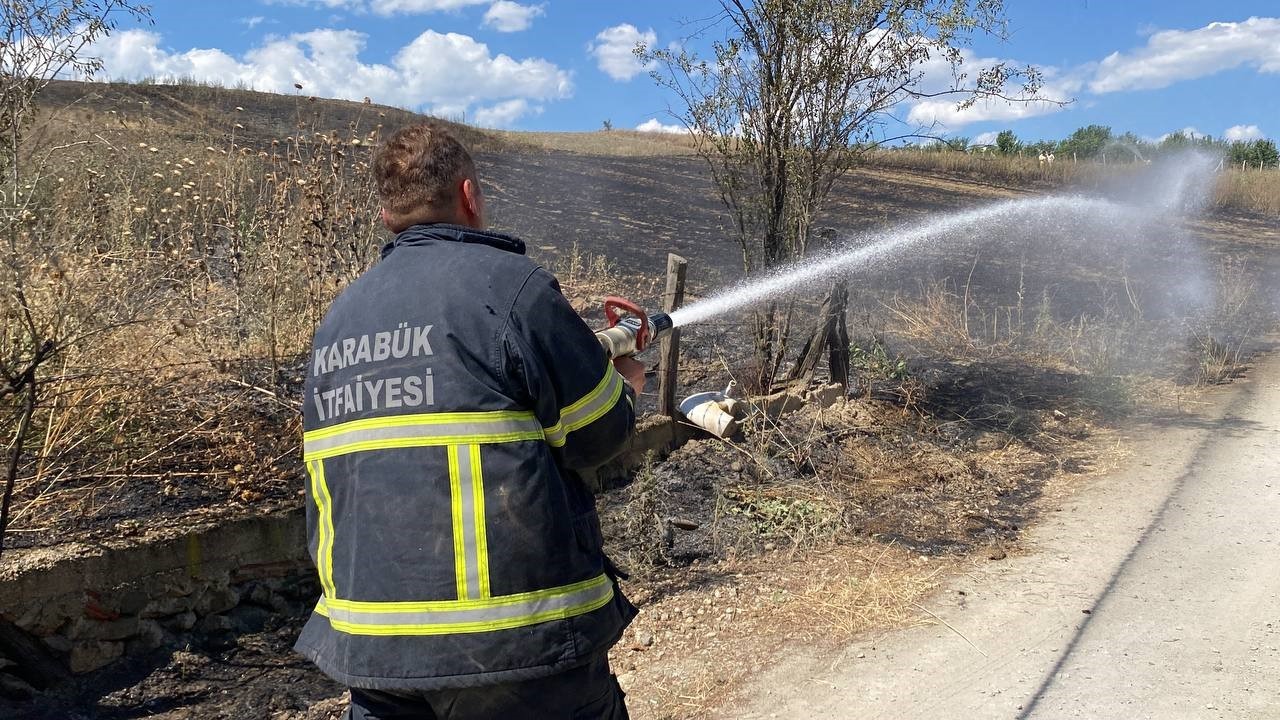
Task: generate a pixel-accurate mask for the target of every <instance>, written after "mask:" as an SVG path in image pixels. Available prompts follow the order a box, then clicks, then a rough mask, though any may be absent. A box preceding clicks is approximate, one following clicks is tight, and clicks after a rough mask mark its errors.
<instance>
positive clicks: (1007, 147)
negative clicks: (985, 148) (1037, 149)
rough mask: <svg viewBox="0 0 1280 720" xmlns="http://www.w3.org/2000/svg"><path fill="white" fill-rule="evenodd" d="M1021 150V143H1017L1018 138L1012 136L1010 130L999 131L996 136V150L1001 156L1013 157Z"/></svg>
mask: <svg viewBox="0 0 1280 720" xmlns="http://www.w3.org/2000/svg"><path fill="white" fill-rule="evenodd" d="M1021 148H1022V143H1020V142H1018V136H1017V135H1014V134H1013V131H1012V130H1001V131H1000V134H999V135H996V149H997V150H999V151H1000V154H1001V155H1014V154H1016V153H1017V152H1018V150H1020V149H1021Z"/></svg>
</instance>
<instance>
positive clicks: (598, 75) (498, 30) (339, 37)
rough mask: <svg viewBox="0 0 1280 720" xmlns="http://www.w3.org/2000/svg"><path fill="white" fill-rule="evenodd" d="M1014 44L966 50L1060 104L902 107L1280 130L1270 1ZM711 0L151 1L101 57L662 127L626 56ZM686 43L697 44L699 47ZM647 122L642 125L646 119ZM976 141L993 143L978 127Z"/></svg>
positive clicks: (1135, 16)
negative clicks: (1034, 72)
mask: <svg viewBox="0 0 1280 720" xmlns="http://www.w3.org/2000/svg"><path fill="white" fill-rule="evenodd" d="M1006 8H1007V14H1008V17H1009V19H1010V31H1011V32H1010V35H1011V37H1010V38H1009V39H1008V41H1007V42H1000V41H997V40H994V39H990V38H978V39H977V40H976V42H975V43H974V46H973V49H972V55H971V57H970V62H971V63H973V64H975V65H980V64H982V63H983V62H989V61H991V60H992V59H1004V60H1010V61H1015V62H1017V63H1031V64H1034V65H1037V66H1040V67H1042V68H1043V69H1045V70H1046V71H1047V72H1048V76H1049V82H1048V84H1047V85H1046V92H1047V93H1048V94H1052V95H1054V96H1056V97H1060V98H1063V99H1068V98H1069V99H1073V100H1074V102H1073V103H1071V104H1070V105H1068V106H1066V107H1065V108H1061V109H1057V108H1052V107H1045V106H1026V105H1022V106H1009V105H1006V104H1004V103H990V104H980V105H978V106H976V107H974V108H972V109H970V110H968V111H965V112H962V113H957V112H955V110H954V107H953V103H949V102H944V103H936V104H923V105H920V106H908V107H904V108H903V110H902V117H903V118H904V119H906V120H908V121H909V123H911V124H912V125H913V126H923V125H926V124H928V125H932V124H933V123H934V122H937V123H939V124H940V125H941V126H942V127H943V128H945V130H946V131H947V132H948V133H950V134H953V135H965V136H969V137H975V138H981V137H983V136H984V135H985V136H986V138H990V137H991V136H992V135H993V134H994V133H995V132H996V131H998V130H1001V129H1006V128H1008V129H1012V130H1014V132H1016V133H1017V134H1018V136H1019V137H1021V138H1024V139H1028V140H1033V139H1039V138H1046V139H1048V138H1059V137H1063V136H1065V135H1067V134H1069V133H1070V132H1071V130H1073V129H1075V128H1076V127H1080V126H1082V125H1088V124H1092V123H1099V124H1104V125H1110V126H1112V128H1113V129H1114V130H1115V131H1116V132H1123V131H1126V130H1132V131H1133V132H1136V133H1138V134H1139V135H1142V136H1145V137H1148V138H1158V137H1160V136H1161V135H1163V134H1165V133H1168V132H1170V131H1174V130H1181V129H1184V128H1194V129H1195V131H1197V132H1199V133H1204V134H1209V135H1213V136H1215V137H1222V136H1224V135H1226V136H1230V137H1238V138H1242V139H1250V138H1254V137H1272V138H1275V137H1277V136H1280V2H1277V0H1232V1H1231V2H1215V3H1209V2H1203V1H1202V0H1195V1H1193V0H1124V1H1121V0H1054V1H1052V2H1049V1H1045V0H1006ZM718 9H719V3H718V2H716V0H683V1H681V2H676V1H674V0H650V1H647V2H598V1H591V0H545V1H542V2H533V1H531V0H520V1H519V2H516V1H514V0H270V1H267V0H225V1H223V2H189V1H187V0H181V1H179V0H155V1H154V2H153V7H152V15H153V19H154V21H155V23H154V25H152V26H145V27H140V28H134V27H130V26H122V27H121V28H119V29H118V30H117V32H116V33H115V34H114V35H113V36H112V37H111V38H109V39H107V40H104V41H102V42H101V43H99V45H98V46H97V47H96V48H95V52H96V53H97V54H99V55H101V56H102V57H103V59H104V62H105V66H106V69H105V71H104V73H103V77H106V78H110V79H121V78H124V79H137V78H140V77H147V76H151V77H165V76H179V75H185V76H194V77H197V78H200V79H205V80H217V81H220V82H223V83H225V84H227V85H235V84H237V83H241V84H244V85H248V86H252V87H255V88H257V89H262V90H272V91H277V92H293V83H294V82H301V83H303V84H304V85H305V86H306V88H305V90H304V92H305V93H311V94H317V95H322V96H328V97H345V98H349V99H355V100H359V99H361V98H362V97H370V98H371V99H372V100H374V101H375V102H381V103H386V104H391V105H398V106H402V107H410V108H413V109H417V110H423V111H427V112H434V113H436V114H441V115H446V116H451V117H455V118H457V117H465V118H466V119H467V121H469V122H474V123H478V124H482V125H488V126H494V127H509V128H514V129H522V130H594V129H598V128H599V127H600V126H601V123H602V122H603V121H604V120H606V119H608V120H610V121H611V122H612V123H613V125H614V126H615V127H618V128H635V127H639V126H645V127H648V128H654V129H658V128H660V127H661V126H667V129H670V126H671V125H673V124H674V123H675V120H674V119H673V118H672V117H671V116H670V115H669V114H668V113H667V112H666V110H667V107H668V103H669V101H670V98H669V96H668V95H667V93H666V92H665V91H664V90H662V89H661V88H659V87H657V86H655V84H654V83H653V81H652V80H651V79H650V78H649V77H648V76H647V74H646V73H645V72H644V70H643V68H641V67H640V66H639V65H638V64H637V63H636V62H635V60H634V58H633V57H632V56H631V55H630V54H629V52H628V49H629V48H630V47H631V46H633V45H634V43H635V42H636V41H637V40H640V39H644V40H647V41H649V42H651V43H656V44H658V45H662V46H665V45H668V44H669V43H673V42H687V38H688V37H689V35H690V33H691V32H692V30H693V28H694V27H700V26H701V24H699V23H696V22H695V21H697V20H699V19H705V18H707V17H710V16H712V15H714V14H715V13H716V11H717V10H718ZM693 46H695V47H696V46H697V44H696V42H694V43H693ZM646 123H648V124H647V125H646ZM986 138H984V139H986Z"/></svg>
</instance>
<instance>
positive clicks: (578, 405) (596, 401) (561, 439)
mask: <svg viewBox="0 0 1280 720" xmlns="http://www.w3.org/2000/svg"><path fill="white" fill-rule="evenodd" d="M624 383H625V381H624V380H623V379H622V375H620V374H618V371H617V370H614V369H613V366H612V365H608V366H606V367H605V371H604V377H603V378H601V380H600V383H599V384H598V385H596V387H595V388H594V389H593V390H592V391H591V392H589V393H587V394H586V395H583V396H582V397H581V398H580V399H578V401H577V402H575V403H573V404H572V405H570V406H568V407H566V408H565V409H563V410H561V411H560V420H559V421H558V422H556V424H555V425H552V426H551V427H549V428H546V430H545V432H546V437H547V442H548V443H549V444H551V445H552V446H554V447H561V446H562V445H564V443H565V438H566V437H567V436H568V435H569V433H571V432H573V431H574V430H579V429H581V428H584V427H586V426H588V425H590V424H591V423H593V422H595V421H596V420H599V419H600V418H601V417H604V415H605V414H606V413H608V412H609V411H610V410H612V409H613V406H614V405H616V404H617V402H618V398H619V397H621V396H622V388H623V384H624Z"/></svg>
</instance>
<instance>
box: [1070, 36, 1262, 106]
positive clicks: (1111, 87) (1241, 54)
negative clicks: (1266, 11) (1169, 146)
mask: <svg viewBox="0 0 1280 720" xmlns="http://www.w3.org/2000/svg"><path fill="white" fill-rule="evenodd" d="M1241 66H1247V67H1254V68H1256V69H1257V70H1258V71H1259V72H1263V73H1280V18H1259V17H1251V18H1249V19H1248V20H1245V21H1243V22H1214V23H1209V24H1208V25H1206V26H1204V27H1202V28H1198V29H1195V30H1164V31H1161V32H1157V33H1155V34H1153V35H1151V37H1150V38H1148V39H1147V44H1146V45H1145V46H1143V47H1140V48H1138V49H1136V50H1133V51H1130V52H1127V53H1119V52H1116V53H1112V54H1110V55H1108V56H1107V57H1106V58H1105V59H1104V60H1103V61H1102V62H1101V63H1099V65H1098V68H1097V72H1096V74H1095V75H1094V78H1093V80H1092V81H1091V82H1090V83H1089V89H1090V90H1092V91H1093V92H1095V93H1099V94H1101V93H1109V92H1117V91H1121V90H1155V89H1158V88H1163V87H1168V86H1169V85H1172V84H1174V83H1176V82H1179V81H1181V80H1192V79H1195V78H1201V77H1206V76H1209V75H1213V74H1216V73H1219V72H1222V71H1223V70H1230V69H1232V68H1237V67H1241Z"/></svg>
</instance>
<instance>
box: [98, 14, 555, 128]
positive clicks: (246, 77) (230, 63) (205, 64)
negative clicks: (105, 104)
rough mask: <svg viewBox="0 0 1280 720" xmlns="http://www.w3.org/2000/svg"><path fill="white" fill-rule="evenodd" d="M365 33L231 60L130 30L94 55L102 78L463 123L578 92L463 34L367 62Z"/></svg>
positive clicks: (338, 33)
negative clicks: (189, 82)
mask: <svg viewBox="0 0 1280 720" xmlns="http://www.w3.org/2000/svg"><path fill="white" fill-rule="evenodd" d="M365 40H366V36H365V35H364V34H363V33H359V32H356V31H354V30H312V31H311V32H305V33H297V34H293V35H289V36H287V37H273V38H268V40H267V41H266V42H265V43H264V44H263V45H261V46H259V47H256V48H253V49H252V50H250V51H249V52H247V53H245V55H244V56H243V57H242V58H236V57H233V56H231V55H229V54H227V53H226V52H223V51H222V50H218V49H214V48H209V49H202V48H197V49H192V50H187V51H185V52H170V51H168V50H164V49H162V48H161V47H160V41H161V38H160V35H158V34H156V33H153V32H149V31H146V30H125V31H122V32H118V33H115V34H112V35H110V36H108V37H106V38H103V39H102V40H101V41H99V42H98V43H97V44H96V45H95V46H94V47H93V48H92V50H91V52H90V53H87V54H92V55H97V56H99V57H101V58H102V61H103V65H104V71H103V73H102V76H103V77H111V78H126V79H138V78H142V77H157V78H175V77H192V78H195V79H197V80H207V81H214V82H220V83H222V84H224V85H236V84H243V85H247V86H249V87H253V88H255V89H258V90H268V91H275V92H285V93H292V92H294V88H293V84H294V83H295V82H296V83H301V84H302V86H303V92H306V93H307V94H310V95H318V96H321V97H335V98H344V99H348V100H359V99H361V98H363V97H365V96H368V97H371V98H373V99H374V100H375V101H377V102H380V103H387V104H391V105H402V106H405V107H412V108H427V109H430V110H431V111H432V112H437V113H442V114H446V115H451V116H457V115H461V114H464V113H466V112H467V111H468V110H469V109H471V108H474V107H477V106H484V107H483V108H482V109H481V110H480V111H478V112H477V115H478V114H479V113H480V112H485V113H486V117H487V118H489V119H491V120H492V121H493V123H494V124H498V123H500V122H501V121H502V119H503V118H507V117H509V118H512V121H514V118H516V117H519V116H520V115H522V114H524V113H526V112H530V111H534V112H536V110H531V108H530V106H529V105H525V106H522V108H521V112H515V110H516V106H514V105H506V106H504V107H503V108H502V109H499V106H502V105H503V103H508V102H509V101H512V100H518V99H519V100H524V101H548V100H558V99H563V98H567V97H570V96H571V95H572V94H573V82H572V76H571V75H570V73H568V72H567V71H565V70H562V69H560V68H559V67H557V66H556V65H555V64H553V63H551V62H549V61H547V60H544V59H541V58H526V59H523V60H516V59H514V58H512V57H510V56H508V55H503V54H499V55H493V54H492V53H490V51H489V48H488V46H486V45H485V44H484V43H480V42H477V41H476V40H475V39H473V38H471V37H468V36H466V35H459V34H457V33H447V34H441V33H437V32H435V31H432V30H428V31H426V32H424V33H422V34H421V35H419V36H418V37H417V38H415V39H414V40H413V41H412V42H410V43H409V44H408V45H406V46H405V47H403V48H401V49H400V50H399V51H398V52H396V54H395V56H394V57H393V58H392V60H391V63H390V64H381V63H365V62H362V61H361V60H360V57H359V56H360V52H361V51H362V50H364V46H365Z"/></svg>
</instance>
